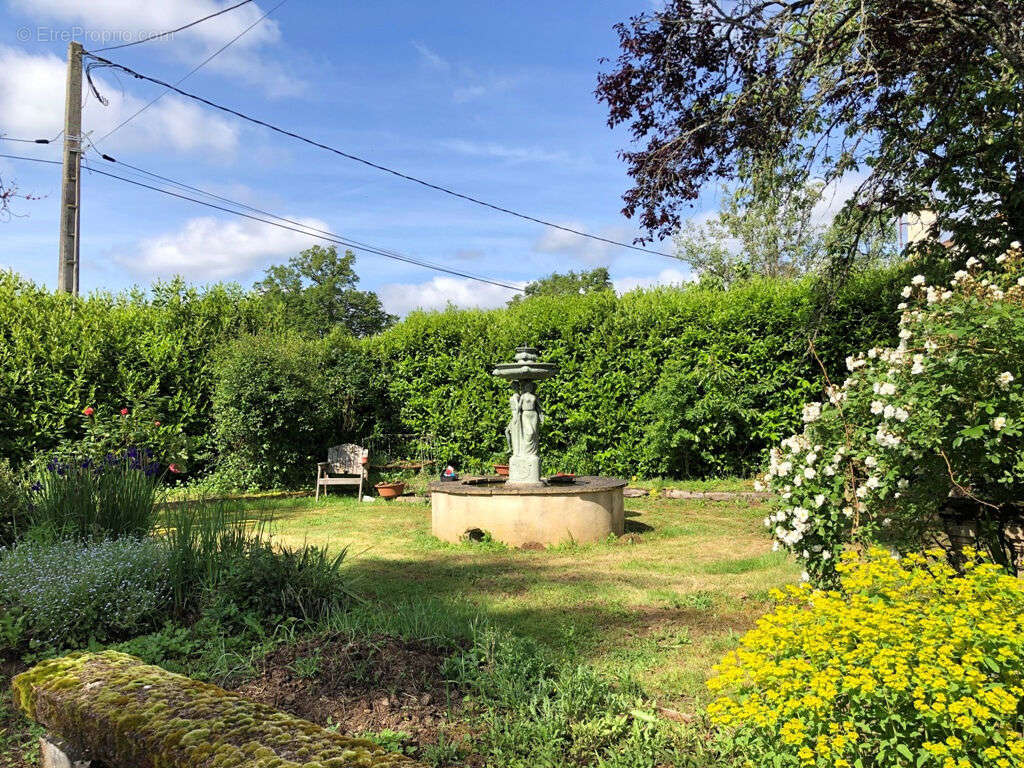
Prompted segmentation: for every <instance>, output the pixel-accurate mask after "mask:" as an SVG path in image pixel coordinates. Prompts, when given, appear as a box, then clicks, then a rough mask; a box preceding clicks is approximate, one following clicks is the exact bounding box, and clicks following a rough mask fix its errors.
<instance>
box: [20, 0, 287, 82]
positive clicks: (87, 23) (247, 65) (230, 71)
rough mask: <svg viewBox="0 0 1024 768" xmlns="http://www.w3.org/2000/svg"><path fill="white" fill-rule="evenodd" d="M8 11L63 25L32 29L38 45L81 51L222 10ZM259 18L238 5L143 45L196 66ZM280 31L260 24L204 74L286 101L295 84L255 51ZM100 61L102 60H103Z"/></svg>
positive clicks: (123, 2)
mask: <svg viewBox="0 0 1024 768" xmlns="http://www.w3.org/2000/svg"><path fill="white" fill-rule="evenodd" d="M10 5H11V6H12V7H13V8H15V9H17V10H20V11H22V12H24V13H25V14H26V15H29V16H31V17H32V19H33V20H34V21H37V20H40V19H42V20H46V21H50V22H54V23H55V24H64V25H69V26H66V27H63V28H57V27H55V28H53V29H49V28H46V27H42V26H39V25H36V26H37V29H36V30H35V31H36V34H37V36H38V37H39V38H40V39H41V40H46V39H51V38H52V39H63V38H58V37H57V36H58V35H64V34H71V35H73V36H74V38H75V39H77V40H79V41H81V42H82V44H83V45H84V46H85V48H86V49H87V50H95V49H97V48H103V47H106V46H110V45H119V44H121V43H126V42H133V41H136V40H140V39H142V38H144V37H147V36H148V35H152V34H159V33H162V32H166V31H167V30H170V29H175V28H176V27H180V26H183V25H185V24H187V23H189V22H191V21H195V20H196V19H199V18H202V17H204V16H208V15H210V14H211V13H214V12H216V11H218V10H222V9H223V8H224V7H226V5H227V3H220V2H214V0H175V1H174V2H139V0H92V1H91V2H89V3H83V2H81V0H11V1H10ZM263 13H264V9H262V8H260V7H259V5H257V4H256V3H249V4H247V5H243V6H241V7H239V8H237V9H235V10H233V11H230V12H229V13H225V14H223V15H221V16H217V17H216V18H213V19H210V20H209V21H204V22H203V23H202V24H198V25H196V26H195V27H192V28H190V29H187V30H184V31H182V32H178V33H175V34H174V35H171V36H169V37H166V38H162V39H160V40H155V41H153V42H150V43H147V46H150V47H152V48H154V49H156V50H157V51H158V52H161V53H166V54H167V55H169V56H171V57H173V58H175V59H177V60H179V61H181V62H183V63H186V64H188V65H189V67H190V68H191V66H193V65H195V64H197V63H198V62H200V61H202V60H203V59H204V58H206V56H208V55H209V54H211V53H213V52H214V51H216V50H217V49H218V48H220V47H221V46H223V45H224V44H225V43H227V42H228V41H230V40H232V39H233V38H234V37H235V36H236V35H238V34H239V33H241V32H242V31H243V30H245V29H246V28H247V27H248V26H249V25H251V24H253V22H255V21H256V20H257V19H259V18H260V17H261V16H262V15H263ZM280 39H281V30H280V27H279V26H278V24H277V22H276V21H274V20H273V19H272V18H267V19H263V20H262V21H260V23H259V24H256V26H254V27H253V28H252V29H251V30H249V31H248V32H246V33H245V35H243V36H242V37H240V38H239V39H238V40H237V41H235V42H234V43H232V44H231V47H230V48H228V49H227V50H225V51H224V52H223V53H221V54H220V55H218V56H217V58H215V59H214V60H212V61H211V62H210V63H209V64H208V65H206V69H209V70H214V71H219V72H221V73H223V74H225V75H228V76H230V77H233V78H242V79H244V80H246V81H247V82H251V83H255V84H258V85H261V86H262V87H264V88H265V89H266V90H267V91H268V92H269V93H270V94H271V95H287V94H291V93H294V92H296V91H298V90H301V89H302V85H301V83H299V81H297V80H295V79H294V78H292V77H291V76H289V75H287V74H286V73H285V72H284V71H283V70H282V69H281V68H280V66H279V65H277V64H276V63H275V62H274V61H273V60H272V59H265V58H262V56H261V49H263V48H265V47H267V46H271V45H275V44H277V43H278V42H280ZM103 55H105V54H103Z"/></svg>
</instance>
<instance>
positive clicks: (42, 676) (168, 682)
mask: <svg viewBox="0 0 1024 768" xmlns="http://www.w3.org/2000/svg"><path fill="white" fill-rule="evenodd" d="M13 689H14V701H15V704H16V705H17V706H18V707H19V708H20V709H21V710H22V711H23V712H25V714H26V715H28V716H29V717H31V718H32V719H34V720H36V721H37V722H39V723H40V724H41V725H44V726H46V727H47V728H48V729H50V730H51V731H52V732H53V733H55V734H57V735H58V736H60V737H62V738H63V739H65V740H66V741H68V742H69V743H70V744H73V745H74V746H76V747H78V748H80V749H83V750H86V751H88V752H89V753H91V754H92V755H93V756H94V757H95V758H97V759H99V760H102V761H103V762H105V763H108V764H109V765H111V766H114V768H172V766H173V768H242V766H245V768H356V767H358V768H388V767H389V766H402V767H403V768H414V767H415V766H416V765H417V764H416V763H414V762H412V761H411V760H409V759H408V758H406V757H403V756H401V755H396V754H394V753H390V752H386V751H385V750H383V749H381V748H380V747H378V746H377V745H375V744H374V743H373V742H371V741H368V740H366V739H354V738H350V737H346V736H341V735H339V734H336V733H331V732H330V731H327V730H324V729H323V728H321V727H320V726H318V725H315V724H314V723H311V722H309V721H307V720H302V719H300V718H297V717H292V716H291V715H287V714H285V713H283V712H279V711H277V710H275V709H272V708H271V707H268V706H266V705H263V704H258V703H256V702H254V701H250V700H248V699H245V698H243V697H241V696H238V695H237V694H233V693H230V692H229V691H225V690H224V689H222V688H218V687H217V686H215V685H211V684H209V683H202V682H199V681H197V680H192V679H190V678H188V677H184V676H183V675H177V674H174V673H173V672H168V671H166V670H163V669H160V668H159V667H153V666H150V665H148V664H143V663H142V662H141V661H140V660H138V659H136V658H135V657H133V656H128V655H126V654H123V653H117V652H114V651H104V652H102V653H73V654H71V655H69V656H64V657H62V658H59V659H51V660H49V661H44V662H42V663H40V664H38V665H36V666H35V667H33V668H32V669H30V670H28V671H27V672H24V673H23V674H20V675H18V676H17V677H15V678H14V683H13Z"/></svg>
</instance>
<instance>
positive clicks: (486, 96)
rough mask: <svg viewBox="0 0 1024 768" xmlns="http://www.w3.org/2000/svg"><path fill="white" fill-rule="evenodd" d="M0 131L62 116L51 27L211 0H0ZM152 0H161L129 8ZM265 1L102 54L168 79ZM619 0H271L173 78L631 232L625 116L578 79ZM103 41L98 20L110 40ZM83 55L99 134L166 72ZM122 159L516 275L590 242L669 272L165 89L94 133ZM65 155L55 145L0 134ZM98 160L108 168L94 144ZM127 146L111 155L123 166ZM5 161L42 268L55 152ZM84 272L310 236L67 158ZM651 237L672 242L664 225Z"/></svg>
mask: <svg viewBox="0 0 1024 768" xmlns="http://www.w3.org/2000/svg"><path fill="white" fill-rule="evenodd" d="M0 2H2V3H3V5H2V6H0V8H2V10H0V16H2V17H0V29H3V30H4V31H5V32H4V37H6V39H3V38H0V72H3V74H2V76H0V133H2V134H5V135H8V136H13V137H22V138H36V137H41V136H53V135H55V134H56V133H57V131H58V130H60V127H61V126H62V123H63V98H64V96H63V88H64V58H65V51H66V48H67V36H68V35H69V34H73V35H74V36H75V37H77V38H78V39H80V40H81V42H82V43H83V44H84V45H85V47H86V49H92V50H95V49H97V48H100V47H103V45H104V44H112V43H116V42H120V41H122V40H124V39H126V38H125V36H126V35H127V36H128V37H127V39H135V38H137V37H138V36H139V35H140V34H141V35H144V34H147V33H151V32H158V31H162V30H164V29H169V28H173V27H175V26H179V25H181V24H183V23H186V22H188V21H191V20H192V19H194V18H198V17H201V16H203V15H206V14H207V13H210V12H212V11H213V10H216V9H217V8H219V7H223V6H225V5H227V4H228V3H224V2H212V0H178V1H177V2H174V3H170V2H165V3H159V4H157V3H149V4H142V3H139V2H138V1H137V0H93V2H90V3H82V2H80V0H0ZM144 5H150V6H158V5H159V6H164V7H142V6H144ZM272 5H273V3H268V2H267V0H259V2H258V3H255V2H254V3H250V4H249V5H247V6H243V7H242V8H239V9H238V10H236V11H233V12H231V13H229V14H225V15H224V16H221V17H218V18H217V19H215V20H212V21H210V22H207V23H204V24H203V25H200V26H199V27H196V28H194V29H193V30H189V31H187V32H182V33H179V34H177V35H175V36H174V37H172V38H171V39H169V40H167V41H161V42H151V43H146V44H144V45H139V46H134V47H130V48H125V49H122V50H118V51H110V52H109V53H105V54H103V55H105V56H109V58H111V59H113V60H115V61H118V62H120V63H123V64H125V65H127V66H129V67H132V68H134V69H137V70H139V71H141V72H144V73H146V74H150V75H153V76H155V77H158V78H160V79H165V80H169V81H173V80H176V79H177V78H179V77H181V76H182V75H183V74H185V72H187V71H188V70H189V69H191V68H192V67H193V66H194V65H195V64H197V63H198V62H199V61H201V60H202V59H203V58H204V57H205V56H206V55H208V54H209V53H210V52H212V51H213V50H216V49H217V48H218V47H220V45H222V44H223V43H224V42H226V41H227V40H229V39H230V38H231V37H233V36H234V35H236V34H237V33H238V32H240V31H241V30H242V29H243V28H244V27H246V26H248V25H249V24H250V23H252V22H253V21H254V20H255V19H256V18H258V17H259V16H260V15H261V14H262V13H263V12H264V11H266V10H268V9H269V8H270V7H272ZM647 7H649V6H648V5H646V4H645V3H643V2H640V1H639V0H635V1H634V2H626V1H624V2H617V1H614V0H607V1H606V2H599V3H595V2H560V3H547V2H508V3H479V2H473V3H471V2H439V3H418V2H376V3H329V2H314V1H313V0H288V2H286V3H285V4H284V5H283V6H282V7H281V8H280V9H278V10H277V11H276V12H275V13H273V14H272V16H271V17H270V18H269V19H267V20H265V21H263V22H261V23H260V24H259V25H258V26H257V27H255V28H254V29H253V30H252V31H250V32H249V33H248V34H246V35H245V37H243V38H242V39H241V40H239V41H238V42H237V43H235V44H234V45H233V46H232V47H231V48H229V49H228V50H227V51H225V53H223V54H222V55H220V56H219V57H217V58H216V59H215V60H214V61H212V62H211V63H210V64H209V65H207V66H206V67H205V68H204V69H202V70H201V71H200V72H198V73H197V74H195V75H193V76H192V77H191V78H189V79H188V80H187V81H186V82H185V83H184V84H183V85H182V87H183V88H185V89H186V90H191V91H194V92H197V93H200V94H202V95H204V96H207V97H209V98H211V99H213V100H215V101H219V102H221V103H223V104H226V105H228V106H232V107H235V108H237V109H239V110H241V111H244V112H247V113H249V114H252V115H254V116H257V117H261V118H264V119H266V120H268V121H270V122H274V123H276V124H279V125H282V126H283V127H286V128H289V129H291V130H294V131H296V132H299V133H302V134H305V135H308V136H310V137H312V138H315V139H318V140H321V141H323V142H324V143H327V144H331V145H335V146H338V147H340V148H342V149H344V150H346V151H348V152H351V153H353V154H357V155H361V156H365V157H367V158H368V159H371V160H373V161H375V162H378V163H381V164H384V165H388V166H392V167H395V168H398V169H401V170H403V171H405V172H408V173H410V174H413V175H416V176H419V177H422V178H425V179H427V180H430V181H435V182H437V183H441V184H444V185H447V186H450V187H453V188H455V189H457V190H459V191H462V192H465V193H467V194H471V195H474V196H477V197H480V198H483V199H486V200H489V201H492V202H495V203H498V204H501V205H504V206H507V207H510V208H514V209H518V210H522V211H524V212H526V213H529V214H532V215H535V216H538V217H540V218H545V219H550V220H553V221H557V222H559V223H563V224H566V225H569V226H572V227H574V228H578V229H583V230H585V231H587V232H592V233H595V234H601V235H604V236H607V237H612V238H614V239H618V240H626V241H631V240H632V238H633V237H634V236H635V235H636V230H635V228H634V227H633V226H632V224H631V223H630V222H629V221H628V220H627V219H625V218H624V217H623V216H622V215H621V214H620V213H619V211H620V209H621V207H622V201H621V195H622V193H623V191H624V190H625V189H626V188H627V186H628V179H627V177H626V175H625V173H624V170H623V165H622V163H621V161H620V160H619V159H618V158H617V156H616V153H617V151H618V150H619V149H620V148H622V147H623V146H625V145H626V142H627V137H626V135H625V133H624V132H622V131H612V130H610V129H609V128H608V127H607V126H606V123H605V120H606V112H605V109H604V107H603V105H601V104H599V103H598V102H597V101H596V99H595V98H594V96H593V90H594V86H595V78H596V74H597V72H598V71H599V69H600V67H601V65H600V64H599V62H598V60H599V58H600V57H602V56H609V57H613V56H615V55H616V52H617V45H616V36H615V33H614V30H613V29H612V27H613V25H614V24H615V23H616V22H617V21H622V20H625V19H626V18H628V17H629V16H631V15H633V14H636V13H638V12H640V11H642V10H644V9H645V8H647ZM103 40H107V41H108V42H106V43H104V42H102V41H103ZM94 77H95V79H96V80H97V85H98V87H99V88H100V90H101V92H102V94H103V95H104V97H105V98H107V99H108V100H109V101H110V104H109V105H108V106H106V107H104V106H102V105H101V104H100V103H98V102H97V100H96V99H95V98H94V97H93V96H92V95H89V96H88V97H87V98H86V105H85V111H84V124H85V125H84V130H85V131H86V132H90V131H91V132H92V133H91V136H92V137H93V139H96V140H98V139H99V137H101V136H102V135H103V134H105V133H106V132H107V131H108V130H110V129H111V128H112V127H114V126H115V125H116V124H117V123H118V122H120V120H122V119H124V118H125V117H127V116H128V115H130V114H131V113H132V112H133V111H134V110H135V109H137V108H138V107H139V106H141V105H142V104H144V103H145V102H146V101H148V100H149V99H151V98H153V97H154V96H156V95H157V94H158V93H159V92H160V90H161V89H160V88H159V86H155V85H152V84H148V83H145V82H142V81H138V80H135V79H134V78H130V77H127V76H125V75H123V74H122V75H115V74H113V73H112V72H111V71H110V70H96V71H95V72H94ZM98 146H99V148H100V149H101V150H102V151H104V152H106V153H108V154H110V155H112V156H114V157H115V158H118V159H119V160H124V161H126V162H129V163H132V164H133V165H137V166H140V167H143V168H146V169H148V170H152V171H155V172H158V173H161V174H164V175H166V176H170V177H173V178H175V179H179V180H181V181H185V182H187V183H189V184H191V185H194V186H198V187H202V188H206V189H210V190H212V191H215V192H217V193H218V194H221V195H225V196H227V197H230V198H233V199H237V200H241V201H244V202H247V203H249V204H251V205H255V206H257V207H260V208H264V209H266V210H269V211H273V212H275V213H278V214H280V215H283V216H287V217H289V218H294V219H300V220H303V221H309V222H310V223H312V224H314V225H315V226H319V227H322V228H326V229H329V230H331V231H334V232H338V233H341V234H343V235H346V236H349V237H352V238H354V239H357V240H361V241H365V242H368V243H372V244H374V245H377V246H380V247H384V248H390V249H393V250H396V251H400V252H401V253H403V254H407V255H409V256H414V257H419V258H423V259H427V260H430V261H434V262H440V263H446V264H450V265H452V266H453V267H454V268H456V269H459V270H463V271H467V272H472V273H474V274H480V275H486V276H489V277H493V278H496V279H500V280H503V281H510V282H524V281H528V280H531V279H534V278H536V277H539V276H541V275H544V274H547V273H550V272H552V271H556V270H558V271H564V270H567V269H581V268H590V267H593V266H599V265H607V266H609V267H610V268H611V271H612V276H613V278H614V279H615V281H616V284H617V286H618V287H619V288H620V289H625V288H629V287H633V286H635V285H642V284H650V283H654V282H679V281H681V280H683V279H685V278H686V277H687V275H688V270H687V269H686V267H685V265H684V264H682V263H681V262H679V261H676V260H674V259H669V258H665V257H662V256H657V255H652V254H641V253H636V252H631V251H626V250H624V249H620V248H614V247H610V246H606V245H603V244H601V243H596V242H593V241H588V240H586V239H584V238H579V237H576V236H573V235H570V234H567V233H564V232H559V231H556V230H550V229H546V228H544V227H541V226H539V225H535V224H532V223H528V222H525V221H520V220H518V219H515V218H512V217H509V216H506V215H503V214H499V213H495V212H493V211H489V210H486V209H483V208H480V207H477V206H474V205H471V204H469V203H466V202H463V201H460V200H457V199H454V198H450V197H447V196H444V195H440V194H438V193H436V192H433V191H430V190H427V189H424V188H422V187H419V186H416V185H412V184H410V183H408V182H406V181H402V180H400V179H397V178H394V177H391V176H387V175H385V174H382V173H380V172H378V171H375V170H373V169H370V168H366V167H364V166H361V165H359V164H356V163H353V162H351V161H348V160H345V159H343V158H340V157H337V156H335V155H331V154H329V153H326V152H324V151H322V150H319V149H315V148H313V147H309V146H305V145H303V144H301V143H298V142H295V141H294V140H291V139H288V138H286V137H283V136H279V135H275V134H273V133H271V132H268V131H266V130H265V129H262V128H259V127H257V126H253V125H249V124H246V123H244V122H241V121H238V120H236V119H235V118H233V117H230V116H228V115H224V114H222V113H218V112H216V111H213V110H210V109H208V108H205V107H201V106H200V105H197V104H193V103H189V102H187V101H186V100H183V99H181V98H179V97H177V96H165V97H164V98H163V99H161V101H160V102H158V103H157V104H156V105H155V106H154V107H152V108H150V109H149V110H148V111H147V112H145V113H143V114H142V115H140V116H139V117H138V118H136V119H135V120H133V121H132V122H131V123H129V124H128V125H127V126H125V127H124V128H122V129H120V130H119V131H117V132H116V133H114V134H113V135H112V136H110V137H109V138H107V139H105V140H103V141H102V142H100V143H99V145H98ZM0 151H2V152H5V153H13V154H30V155H32V156H36V157H45V158H54V159H59V157H60V148H59V145H51V146H45V147H37V146H33V145H28V144H20V143H13V142H8V141H2V142H0ZM91 162H94V163H95V164H97V165H98V166H99V167H103V168H105V169H107V170H115V172H116V169H115V168H112V167H111V166H110V165H109V164H104V163H103V161H99V160H93V161H91ZM125 171H126V169H122V172H125ZM0 174H2V175H3V177H4V178H5V179H7V180H14V181H16V182H17V184H18V186H19V187H20V189H21V190H22V191H24V192H28V193H30V194H33V195H39V196H42V199H39V200H33V201H25V200H19V201H17V202H16V203H15V211H16V213H17V214H18V215H17V216H15V217H13V218H11V219H10V220H9V221H6V222H2V223H0V267H6V268H11V269H14V270H16V271H17V272H19V273H21V274H23V275H26V276H28V277H30V278H32V279H33V280H36V281H38V282H42V283H46V284H47V285H51V286H52V285H53V282H54V278H55V272H56V260H57V259H56V248H57V236H56V235H57V209H58V204H59V178H60V169H59V168H57V167H55V166H35V165H30V164H26V163H22V162H16V161H8V160H0ZM82 197H83V208H82V224H81V228H82V245H81V249H82V278H81V282H82V290H83V291H90V290H93V289H97V288H105V289H120V288H124V287H127V286H130V285H133V284H139V285H148V284H149V283H150V282H152V280H153V279H155V278H159V277H167V276H170V275H172V274H176V273H177V274H182V275H184V276H185V277H186V278H187V279H189V280H191V281H193V282H207V281H210V280H235V281H238V282H240V283H242V284H243V285H248V284H251V283H252V282H253V280H255V279H257V278H258V277H259V276H260V275H261V274H262V271H263V268H264V267H265V266H266V265H267V264H270V263H278V262H282V261H285V260H286V259H287V258H288V257H289V256H291V255H293V254H294V253H296V252H297V251H298V250H301V249H302V248H304V247H307V246H308V245H311V244H313V243H315V242H317V241H316V240H315V239H312V238H309V237H306V236H304V235H298V234H295V233H288V232H284V231H281V230H272V229H268V228H267V227H266V226H265V225H260V224H256V223H253V222H247V221H244V220H241V219H237V218H235V217H233V216H230V215H228V214H223V213H219V212H217V211H212V210H209V209H203V208H201V207H199V206H196V205H194V204H192V203H187V202H180V201H176V200H173V199H170V198H167V197H164V196H162V195H158V194H156V193H153V192H149V191H147V190H143V189H138V188H135V187H131V186H130V185H126V184H123V183H122V182H118V181H115V180H111V179H106V178H103V177H100V176H97V175H95V174H92V175H90V174H88V173H85V174H83V181H82ZM661 249H662V250H671V245H670V244H669V243H662V244H661ZM357 271H358V272H359V274H360V276H361V278H362V282H361V285H362V287H365V288H369V289H373V290H376V291H378V292H380V294H381V296H382V297H383V299H384V301H385V303H386V305H387V306H388V308H389V309H390V310H391V311H393V312H398V313H405V312H407V311H409V310H410V309H413V308H415V307H417V306H426V307H436V306H443V305H444V303H445V302H447V301H452V302H454V303H456V304H460V305H464V306H469V305H484V306H487V305H495V304H501V303H503V302H504V301H505V299H506V298H507V297H508V296H509V293H508V292H507V291H505V290H504V289H500V288H494V287H491V286H481V285H480V284H475V283H472V282H467V281H465V280H461V279H458V278H450V277H443V276H439V275H437V274H436V273H433V272H429V271H426V270H424V269H421V268H418V267H413V266H409V265H406V264H400V263H396V262H392V261H389V260H386V259H383V258H381V257H378V256H371V255H360V256H359V257H358V260H357Z"/></svg>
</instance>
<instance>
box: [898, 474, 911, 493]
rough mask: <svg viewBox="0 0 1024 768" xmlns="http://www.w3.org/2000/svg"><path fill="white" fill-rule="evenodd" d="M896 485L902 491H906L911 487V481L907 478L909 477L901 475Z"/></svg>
mask: <svg viewBox="0 0 1024 768" xmlns="http://www.w3.org/2000/svg"><path fill="white" fill-rule="evenodd" d="M896 487H897V488H899V489H900V490H901V491H905V490H907V488H909V487H910V481H909V480H907V478H905V477H901V478H900V479H899V482H897V483H896Z"/></svg>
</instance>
